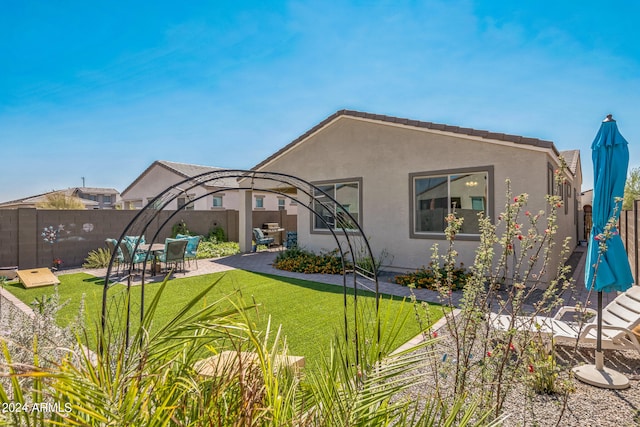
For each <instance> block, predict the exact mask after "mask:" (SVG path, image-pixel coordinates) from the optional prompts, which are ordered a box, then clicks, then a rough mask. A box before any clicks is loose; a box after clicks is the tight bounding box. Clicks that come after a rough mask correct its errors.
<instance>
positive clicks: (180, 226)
mask: <svg viewBox="0 0 640 427" xmlns="http://www.w3.org/2000/svg"><path fill="white" fill-rule="evenodd" d="M178 234H185V235H188V236H190V235H191V234H192V233H191V232H190V231H189V228H188V227H187V223H186V222H184V220H180V222H177V223H175V224H173V227H171V238H173V239H175V237H176V236H177V235H178Z"/></svg>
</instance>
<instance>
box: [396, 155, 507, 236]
mask: <svg viewBox="0 0 640 427" xmlns="http://www.w3.org/2000/svg"><path fill="white" fill-rule="evenodd" d="M469 173H485V174H486V175H487V190H486V191H487V194H486V198H485V200H484V204H485V209H484V210H485V212H486V215H487V216H488V217H489V218H490V219H491V221H492V222H493V217H494V203H493V200H494V195H495V189H494V166H493V165H485V166H474V167H467V168H455V169H442V170H434V171H422V172H412V173H410V174H409V186H408V187H409V238H410V239H434V240H444V239H445V238H446V237H445V234H444V230H443V231H416V206H415V204H416V198H415V197H416V195H415V181H416V179H420V178H429V177H434V178H435V177H443V176H446V177H447V187H448V188H447V199H448V200H451V189H450V187H449V183H450V177H451V176H452V175H464V174H469ZM449 209H451V206H449ZM456 240H480V234H470V233H459V234H457V235H456Z"/></svg>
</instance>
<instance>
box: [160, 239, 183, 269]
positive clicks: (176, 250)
mask: <svg viewBox="0 0 640 427" xmlns="http://www.w3.org/2000/svg"><path fill="white" fill-rule="evenodd" d="M187 243H188V242H187V239H166V240H165V241H164V252H163V253H161V254H160V256H159V257H158V259H159V260H160V261H161V262H162V263H164V265H165V269H167V270H168V269H169V265H170V264H171V265H174V266H175V269H176V271H177V270H178V269H179V268H180V265H182V271H184V269H185V268H184V256H185V251H186V249H187Z"/></svg>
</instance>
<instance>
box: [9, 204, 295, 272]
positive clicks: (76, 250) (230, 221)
mask: <svg viewBox="0 0 640 427" xmlns="http://www.w3.org/2000/svg"><path fill="white" fill-rule="evenodd" d="M138 212H139V211H135V210H43V209H32V208H29V209H11V210H9V209H7V210H0V267H8V266H18V268H20V269H29V268H39V267H50V266H51V265H52V262H53V259H54V258H59V259H61V260H62V262H63V264H62V268H63V269H64V268H72V267H80V266H81V265H82V263H83V262H84V260H85V258H86V257H87V254H88V253H89V252H90V251H92V250H95V249H97V248H104V247H105V244H104V240H105V239H106V238H115V239H117V238H118V237H120V234H122V232H123V231H124V229H125V227H126V226H127V224H129V222H130V221H131V220H132V219H133V217H134V216H135V215H136V214H137V213H138ZM173 213H174V211H163V212H160V214H159V216H158V218H156V219H155V220H154V221H153V222H152V223H151V225H150V226H149V229H148V230H147V232H146V233H145V235H146V237H147V239H150V238H152V237H153V235H154V234H155V233H156V231H158V227H160V225H161V224H162V223H163V222H164V221H165V220H166V219H167V218H168V217H169V216H170V215H171V214H173ZM180 221H184V222H185V223H186V224H187V227H188V228H189V230H190V231H191V232H193V233H195V234H202V235H205V236H206V235H207V234H208V233H209V231H210V230H212V229H213V228H215V227H222V229H223V230H224V231H225V234H226V235H227V239H228V240H229V241H238V236H239V230H238V226H239V212H238V211H235V210H211V211H186V210H185V211H180V212H179V213H178V214H176V215H175V216H174V217H173V218H172V219H171V220H170V221H169V222H168V223H167V225H166V226H165V227H164V228H163V229H162V230H160V233H159V235H158V239H157V241H158V242H163V241H164V239H165V238H166V237H169V236H170V235H171V227H172V226H173V225H174V224H176V223H178V222H180ZM265 222H277V223H279V224H280V225H281V227H283V228H285V229H286V230H287V231H295V230H296V224H297V221H296V216H295V215H287V213H286V211H254V212H253V224H254V226H255V227H261V226H262V224H263V223H265ZM49 226H51V227H53V228H54V229H56V230H60V231H59V237H58V241H57V242H56V243H54V244H50V243H47V242H45V240H44V238H43V237H42V232H43V231H44V229H45V227H49Z"/></svg>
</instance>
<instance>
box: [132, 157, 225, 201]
mask: <svg viewBox="0 0 640 427" xmlns="http://www.w3.org/2000/svg"><path fill="white" fill-rule="evenodd" d="M182 180H184V177H182V176H180V175H177V174H176V173H174V172H172V171H170V170H168V169H166V168H164V167H154V168H152V169H151V170H149V171H148V173H147V174H146V175H145V176H143V177H142V179H141V180H140V181H139V182H137V183H136V185H135V186H133V187H132V188H130V189H129V191H127V193H126V194H124V195H122V203H123V208H124V209H130V208H131V207H133V208H134V209H140V208H142V207H144V206H146V204H147V203H148V199H150V198H153V197H155V196H156V195H158V194H160V193H161V192H162V191H164V190H166V189H167V188H168V187H170V186H172V185H174V184H176V183H178V182H180V181H182ZM185 190H186V188H185ZM205 191H206V190H205V189H204V188H202V187H195V188H192V189H190V190H188V191H187V194H188V195H189V196H190V197H192V198H198V197H200V196H202V195H204V194H205ZM209 191H210V190H209ZM209 191H206V192H209ZM230 191H232V190H230ZM224 202H226V200H225V199H223V203H224ZM211 206H212V196H208V197H205V198H202V199H200V200H197V201H196V202H194V209H195V210H209V209H210V207H211ZM223 208H233V206H232V205H231V204H230V205H229V206H225V205H223ZM236 208H237V207H236ZM166 209H171V210H176V209H178V202H177V200H174V201H172V202H171V203H170V204H169V205H168V206H167V207H166Z"/></svg>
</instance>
